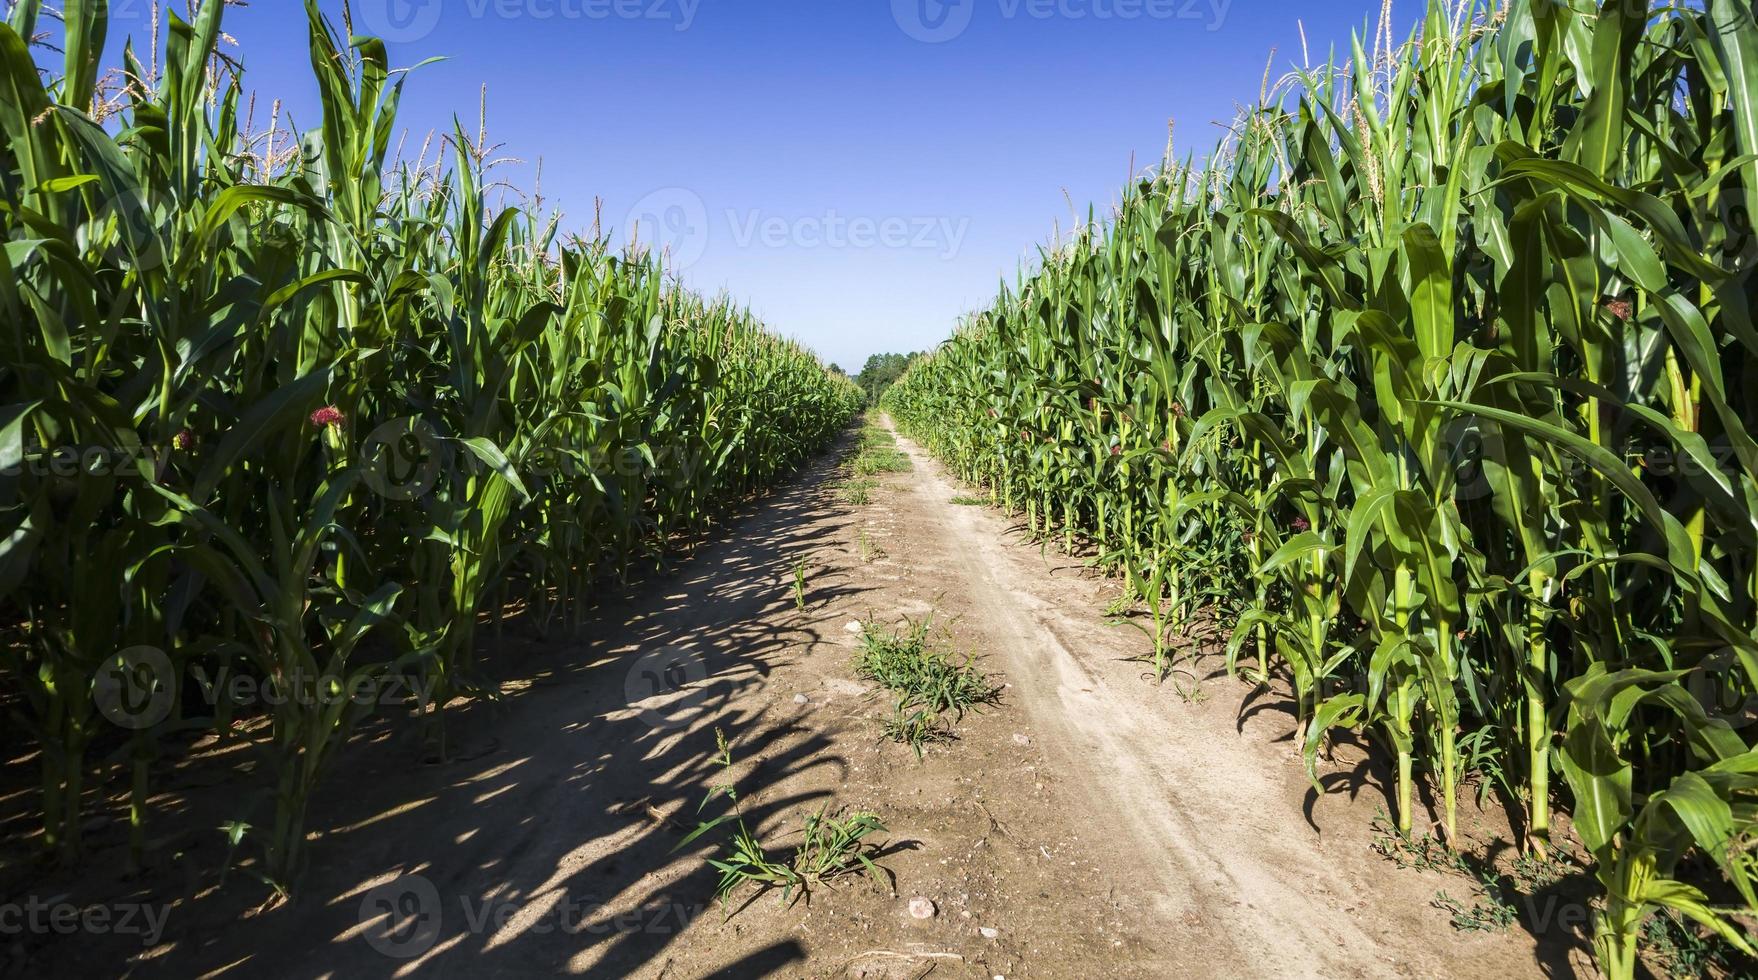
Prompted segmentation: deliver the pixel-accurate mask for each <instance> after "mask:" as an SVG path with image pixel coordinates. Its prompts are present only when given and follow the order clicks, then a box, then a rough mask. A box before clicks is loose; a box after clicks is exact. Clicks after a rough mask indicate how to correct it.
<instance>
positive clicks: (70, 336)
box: [0, 0, 862, 887]
mask: <svg viewBox="0 0 1758 980" xmlns="http://www.w3.org/2000/svg"><path fill="white" fill-rule="evenodd" d="M64 7H65V9H64V10H63V11H62V13H61V16H60V20H61V22H62V24H64V29H63V30H61V31H60V32H59V35H58V36H57V35H56V32H54V31H51V30H49V29H48V27H49V24H50V21H49V20H48V19H46V18H44V17H43V16H42V15H43V14H44V12H45V9H46V8H45V7H44V5H43V4H41V3H40V2H39V0H16V2H13V3H11V4H10V5H9V11H10V12H9V14H8V16H7V19H6V22H5V23H4V24H0V93H3V94H0V134H3V136H4V138H3V140H0V237H3V238H4V241H5V245H6V247H5V249H4V251H3V252H0V262H3V263H4V268H3V269H0V273H3V274H0V343H3V344H4V345H5V347H6V349H7V351H8V357H7V358H6V362H5V364H4V365H0V542H3V543H0V629H4V630H5V634H6V635H5V642H4V645H3V646H0V683H3V684H4V685H5V688H6V690H5V695H6V696H5V697H3V698H0V700H3V701H4V702H5V703H7V704H9V705H11V704H16V705H17V706H18V709H17V715H18V717H17V718H15V719H13V720H14V721H15V722H16V723H17V727H18V728H20V729H22V730H24V731H26V732H27V733H28V735H29V737H30V738H31V739H32V740H33V741H34V743H35V744H36V746H37V747H39V748H40V750H41V751H40V753H39V757H40V759H41V766H42V787H43V789H42V814H43V829H42V833H41V841H42V843H43V845H44V847H45V849H46V850H47V851H49V852H51V853H53V854H54V855H56V856H58V857H59V858H61V859H63V860H73V859H76V858H77V856H78V854H79V851H80V841H79V831H80V827H81V825H82V822H83V821H82V819H81V812H80V811H81V807H82V806H84V805H85V803H86V801H88V800H89V799H90V798H91V796H92V795H93V794H94V792H97V791H100V790H102V789H103V781H104V780H106V779H108V778H109V775H108V767H107V766H103V765H99V764H96V763H94V762H92V761H90V760H89V759H88V756H89V755H91V754H92V750H93V749H94V747H108V746H109V745H111V744H113V743H115V742H116V741H117V740H118V739H120V738H122V737H123V734H122V732H121V731H120V730H119V729H114V728H110V727H108V726H107V725H106V724H105V721H104V713H103V712H101V711H98V710H94V705H95V704H96V701H95V695H97V694H98V693H101V682H102V680H103V679H104V677H105V676H106V675H112V674H115V673H117V672H125V671H126V670H128V669H132V668H134V667H137V666H138V665H139V664H140V663H142V662H146V661H143V660H141V659H140V658H136V657H132V656H131V655H130V654H129V652H130V651H136V650H140V649H143V648H146V649H152V650H155V651H157V653H158V654H159V655H160V656H162V658H163V661H162V667H163V668H164V669H168V670H169V671H170V674H171V675H172V676H163V677H155V678H151V679H150V684H149V687H150V688H151V689H152V690H154V691H160V690H164V691H169V692H170V695H171V696H172V697H173V698H175V697H176V696H177V693H178V692H179V691H180V690H181V688H182V685H181V684H180V683H179V680H180V678H181V676H182V674H183V672H184V671H186V670H191V669H194V668H196V667H200V668H202V669H203V670H204V671H205V672H206V673H208V674H209V675H212V674H213V673H215V672H217V671H219V670H227V669H230V670H236V671H240V672H245V673H248V674H250V675H252V676H253V677H255V678H256V679H258V680H260V681H262V682H264V683H270V684H273V685H274V686H275V687H276V688H277V689H278V690H279V692H280V693H281V694H282V695H283V696H282V697H280V698H277V699H276V703H275V704H274V705H272V706H270V707H268V708H266V709H260V710H259V709H255V708H252V707H251V706H245V707H244V708H242V709H241V710H243V711H245V712H252V711H256V712H257V713H260V714H261V715H263V716H264V717H265V718H266V720H267V722H268V724H267V726H266V729H264V730H263V734H262V735H261V736H255V738H257V739H258V740H260V741H261V743H262V744H261V745H259V746H258V748H260V749H261V750H262V751H263V752H264V753H265V755H266V757H267V760H268V765H267V766H266V767H264V768H263V769H262V770H261V771H262V772H264V773H266V780H265V781H264V783H263V784H262V785H260V786H257V787H255V792H254V793H253V792H251V791H250V790H251V787H244V786H241V787H239V788H240V792H239V793H238V798H239V799H240V801H241V804H240V806H241V809H242V810H243V811H244V812H241V813H240V814H239V815H238V819H236V820H234V821H231V822H230V823H229V825H228V826H229V827H230V828H231V831H230V833H231V834H232V835H233V840H232V841H231V843H232V845H233V846H234V847H235V848H240V847H242V849H241V850H240V853H241V854H243V853H246V852H249V851H250V847H249V845H252V844H254V845H256V850H255V851H254V852H252V853H254V854H255V855H256V857H255V858H254V859H253V861H252V862H251V864H250V870H251V871H252V873H255V874H257V875H259V876H260V877H262V878H264V879H265V880H268V881H270V882H272V883H274V884H276V885H277V886H278V887H279V886H285V885H287V884H289V883H291V882H292V881H293V880H295V879H296V878H297V876H298V873H299V870H300V868H301V867H303V866H304V865H305V863H306V862H307V860H308V855H307V854H306V841H307V839H308V837H309V834H308V832H307V828H306V818H307V814H306V809H307V802H308V800H309V799H310V797H311V794H312V792H313V790H314V788H315V787H316V786H317V785H319V783H320V782H321V780H322V778H323V774H324V772H325V770H326V768H327V767H328V763H329V762H330V760H331V759H332V758H333V756H334V753H335V751H336V750H337V748H338V747H339V746H341V745H342V744H343V743H344V742H345V741H346V740H347V738H348V736H349V734H350V732H351V731H352V729H353V727H354V725H355V724H357V723H358V722H359V721H360V719H361V718H363V717H365V716H366V715H367V714H369V713H371V712H372V711H373V710H374V709H375V708H376V707H377V706H378V702H377V701H376V700H375V699H374V698H372V697H370V696H367V697H358V696H355V695H359V694H361V693H363V692H365V693H370V691H371V690H372V689H374V688H375V687H376V686H379V685H382V683H383V682H384V681H385V680H386V679H388V678H403V679H405V680H412V681H414V682H415V685H414V687H415V689H416V690H419V691H421V692H423V694H424V697H423V698H421V699H420V700H419V701H418V702H417V703H416V704H414V705H412V707H413V708H414V709H415V710H416V712H417V713H418V714H419V715H420V716H421V721H422V723H423V724H424V725H425V726H426V727H427V729H428V731H429V732H430V733H431V735H432V736H433V738H434V741H435V743H436V748H437V751H438V753H439V755H440V756H442V757H443V756H444V754H445V745H444V733H445V726H444V723H443V711H444V710H445V708H446V707H447V706H448V705H449V704H451V703H453V702H455V701H456V700H457V699H460V698H465V697H473V696H474V697H493V696H494V695H495V692H496V690H497V687H496V681H495V675H494V670H493V657H494V650H493V645H492V644H491V643H485V642H484V639H483V637H481V636H479V632H480V630H479V626H480V625H481V624H483V623H485V622H490V621H492V622H494V623H496V624H497V632H498V629H499V627H500V624H502V622H503V620H504V618H505V613H506V611H507V610H509V609H511V610H515V611H516V610H524V611H526V612H527V613H528V614H529V615H528V616H527V619H528V620H529V621H530V622H531V623H532V626H533V627H534V628H538V629H548V628H550V626H551V624H553V623H556V622H558V621H559V622H560V623H561V624H562V625H563V626H564V627H566V628H572V627H576V626H578V625H579V624H580V623H581V622H583V618H584V615H585V611H586V609H587V607H588V605H589V604H590V602H591V600H592V598H593V596H594V594H595V593H596V591H597V589H598V587H599V585H600V584H601V583H602V582H603V581H605V580H606V579H610V578H620V577H625V576H627V575H628V574H629V573H630V572H631V571H632V570H633V569H635V568H636V567H638V566H640V565H643V564H650V563H658V562H661V561H663V560H665V556H666V555H668V554H669V553H670V552H671V551H672V550H673V547H674V545H676V544H677V543H678V541H679V540H680V539H681V538H683V537H685V536H688V535H692V534H695V533H697V532H700V531H702V530H704V529H706V528H708V527H709V526H711V524H712V522H713V520H714V518H715V515H716V513H717V511H718V510H719V509H720V508H721V507H722V506H724V505H725V504H727V503H728V502H731V501H734V500H737V499H739V498H740V497H742V496H744V495H747V494H749V493H752V492H754V491H756V490H758V489H760V488H762V487H764V486H766V485H769V484H771V483H773V482H775V481H776V480H778V479H780V478H782V477H784V476H785V475H787V474H788V473H790V472H791V471H793V470H794V469H795V468H797V467H798V466H800V465H801V464H802V463H804V462H805V461H807V460H808V459H809V458H810V457H812V456H813V455H814V454H815V453H817V452H819V451H820V450H822V449H824V448H826V447H827V446H828V445H829V444H830V442H831V440H832V439H833V438H834V437H835V436H836V435H837V434H838V433H839V432H840V431H841V430H842V429H843V428H844V427H846V425H847V424H848V423H849V422H850V421H851V420H852V418H853V417H854V415H855V413H856V411H857V410H858V409H859V408H860V406H861V404H862V396H861V393H860V391H859V389H858V388H856V387H855V386H854V385H853V383H852V382H850V381H848V380H847V379H846V378H843V377H840V376H838V375H834V374H832V373H831V372H829V371H827V370H826V369H825V368H824V367H823V365H822V364H821V363H820V362H819V361H818V360H817V358H816V357H814V356H813V355H812V354H811V352H809V351H807V350H805V349H804V348H802V347H800V346H798V345H795V344H793V343H790V342H788V341H785V340H782V339H780V338H778V337H776V336H774V335H773V334H770V333H768V332H766V331H765V330H764V328H763V326H762V325H761V324H760V323H759V322H758V321H757V320H756V319H755V318H754V317H752V316H751V315H750V314H749V313H748V312H746V311H744V310H742V309H739V308H738V307H736V306H734V305H733V304H732V303H730V302H729V301H727V300H725V299H705V298H702V297H699V296H695V295H693V294H691V293H689V292H687V291H685V290H683V289H681V288H680V287H679V286H677V285H676V283H675V282H673V281H672V280H671V279H670V278H669V277H668V275H667V273H666V270H665V269H664V268H663V266H662V265H660V264H659V263H658V261H657V260H655V259H653V258H651V257H648V256H645V255H642V254H639V253H627V254H618V253H615V252H613V251H612V250H611V249H610V248H609V246H608V243H607V240H605V239H600V238H591V239H581V238H577V237H567V236H564V235H562V234H561V233H560V230H559V226H558V222H557V221H556V219H554V218H552V217H545V216H542V215H534V214H528V213H525V212H524V211H522V210H519V209H515V208H505V209H495V208H492V207H491V206H490V204H489V200H488V194H487V191H486V189H485V188H486V187H487V186H488V185H489V184H490V183H492V182H493V178H492V177H491V168H492V163H491V162H490V161H489V160H488V159H487V152H486V148H485V146H484V142H483V139H482V138H481V137H480V136H477V137H472V136H471V135H469V134H467V133H466V132H465V131H464V129H463V128H462V127H461V126H459V127H457V128H456V129H455V131H454V132H453V133H452V134H450V136H449V137H447V138H446V140H445V144H446V147H445V149H444V150H443V151H442V152H441V153H440V154H438V155H437V156H436V157H429V156H428V151H427V148H423V150H422V152H421V155H420V156H418V157H417V158H415V159H406V158H398V157H397V156H396V155H395V154H394V152H393V144H392V141H393V137H394V134H395V132H396V130H395V125H396V116H397V108H398V104H399V100H400V98H401V94H402V91H403V87H404V85H405V84H406V83H407V82H408V81H409V79H410V78H411V74H410V73H409V72H400V71H394V70H393V69H392V66H391V65H390V64H389V62H388V60H387V55H386V51H385V47H384V45H383V44H382V43H381V42H380V41H378V40H376V39H373V38H368V37H346V39H344V35H341V34H339V33H338V32H337V31H336V30H335V29H334V27H333V26H332V25H331V24H330V23H329V22H328V21H327V20H326V19H325V18H324V16H323V15H322V13H321V11H320V10H319V8H318V5H317V4H316V2H315V0H308V2H307V4H306V10H307V12H308V20H309V24H310V30H309V49H310V57H311V66H312V77H313V79H314V81H315V82H316V83H317V88H318V91H319V94H320V97H321V108H322V118H321V122H320V124H319V125H318V126H317V127H316V128H314V129H312V130H311V131H309V132H303V133H294V132H289V131H288V130H287V129H285V128H284V124H282V123H281V122H280V121H279V119H278V118H277V119H275V120H273V121H271V123H270V125H269V128H268V129H267V130H266V131H264V130H259V129H255V128H253V127H254V126H255V125H256V124H255V121H254V117H253V116H252V115H251V113H250V111H249V109H248V107H246V106H243V105H241V101H242V98H241V93H242V91H243V89H242V83H241V72H242V71H243V68H242V66H241V64H240V62H239V61H238V60H237V59H236V58H234V57H232V56H230V55H228V54H226V53H224V52H222V50H221V47H220V45H221V42H222V39H223V38H224V33H223V31H222V28H221V22H222V18H223V15H224V11H225V8H226V5H225V4H223V3H221V2H218V0H208V2H203V3H200V4H191V5H190V7H191V8H192V9H193V11H194V13H193V15H192V16H190V17H188V18H184V17H180V16H179V15H178V14H177V13H176V12H175V11H172V10H169V9H167V10H165V11H164V23H165V25H166V30H165V36H164V38H163V49H162V50H158V51H152V52H150V57H146V58H145V61H146V62H147V63H146V64H143V58H142V56H143V51H142V49H141V48H139V47H137V46H136V43H135V42H134V41H131V42H130V44H128V45H126V46H125V48H124V53H123V59H124V63H123V65H121V66H120V68H119V69H117V70H114V71H105V70H103V69H101V66H100V64H99V62H100V59H101V58H102V56H103V52H104V51H105V49H106V42H107V41H108V37H107V34H108V28H109V18H108V16H107V15H108V10H109V6H108V5H107V4H106V3H104V2H101V0H69V2H68V3H66V4H65V5H64ZM136 40H138V39H136ZM148 64H150V65H151V66H153V67H148ZM160 66H162V68H161V67H160ZM101 81H102V84H100V82H101ZM148 659H149V660H151V659H152V658H148ZM153 662H160V661H153ZM185 708H186V706H184V705H181V704H172V705H170V706H169V707H168V709H167V710H166V711H165V712H164V713H163V717H156V718H152V719H144V718H143V719H142V721H141V724H139V725H138V726H130V727H131V728H134V729H135V730H134V731H132V732H131V733H129V734H127V736H126V738H127V740H128V745H129V746H130V748H129V749H128V751H127V753H126V756H127V757H128V758H129V759H130V760H131V761H130V765H129V772H128V779H129V791H130V794H131V796H132V798H133V801H134V805H133V807H132V809H131V819H132V821H133V823H134V826H133V827H132V828H131V831H132V839H133V840H134V841H135V843H136V850H137V851H138V850H139V849H140V847H141V846H142V842H143V841H144V838H143V836H142V835H141V833H140V827H141V824H142V823H143V822H144V821H145V820H146V819H147V818H148V813H147V805H146V802H147V800H148V799H150V797H151V795H152V792H151V784H152V771H151V769H152V767H151V765H150V761H151V760H152V759H153V758H155V757H158V756H159V755H161V754H162V751H163V750H165V749H168V748H169V743H167V744H165V745H161V739H160V737H161V736H162V735H164V734H167V733H170V732H172V731H177V730H180V729H185V728H188V727H191V726H196V727H200V726H203V725H212V726H214V727H216V728H219V729H221V732H222V735H225V734H228V733H229V732H230V731H231V728H232V725H233V723H234V722H235V721H237V720H241V719H237V718H234V717H233V712H234V709H235V708H236V706H233V705H231V704H229V703H228V704H227V705H226V706H225V707H224V709H223V710H220V711H217V712H216V715H217V717H216V718H201V717H194V716H191V715H190V714H189V713H188V712H187V711H186V710H185ZM178 744H183V743H182V742H180V743H178ZM265 808H266V811H267V813H266V815H265V813H264V812H263V811H264V809H265Z"/></svg>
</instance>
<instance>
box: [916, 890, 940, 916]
mask: <svg viewBox="0 0 1758 980" xmlns="http://www.w3.org/2000/svg"><path fill="white" fill-rule="evenodd" d="M935 911H936V910H935V908H934V903H933V902H931V901H929V900H928V899H926V898H923V897H922V896H920V895H917V896H916V897H915V898H912V899H910V915H911V916H912V917H914V918H917V919H932V918H933V917H934V913H935Z"/></svg>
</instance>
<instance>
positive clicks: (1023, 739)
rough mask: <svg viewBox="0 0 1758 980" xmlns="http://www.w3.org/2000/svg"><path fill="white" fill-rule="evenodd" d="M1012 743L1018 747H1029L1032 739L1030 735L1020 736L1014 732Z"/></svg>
mask: <svg viewBox="0 0 1758 980" xmlns="http://www.w3.org/2000/svg"><path fill="white" fill-rule="evenodd" d="M1013 741H1014V742H1015V743H1017V744H1019V745H1030V744H1032V737H1031V736H1030V735H1022V734H1020V733H1019V732H1014V733H1013Z"/></svg>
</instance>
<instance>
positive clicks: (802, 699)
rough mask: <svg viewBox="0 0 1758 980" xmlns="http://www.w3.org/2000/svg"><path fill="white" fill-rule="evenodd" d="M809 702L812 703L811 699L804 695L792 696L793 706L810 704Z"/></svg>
mask: <svg viewBox="0 0 1758 980" xmlns="http://www.w3.org/2000/svg"><path fill="white" fill-rule="evenodd" d="M811 701H812V699H811V698H808V697H806V696H805V695H804V694H796V695H794V703H795V704H810V703H811Z"/></svg>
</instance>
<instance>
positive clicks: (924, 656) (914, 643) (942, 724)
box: [855, 621, 1001, 757]
mask: <svg viewBox="0 0 1758 980" xmlns="http://www.w3.org/2000/svg"><path fill="white" fill-rule="evenodd" d="M929 630H930V624H929V623H928V622H927V621H923V622H920V623H916V622H912V623H910V624H909V625H908V626H907V627H906V628H904V629H891V628H886V627H883V626H879V625H877V624H873V623H869V624H867V627H866V629H865V631H864V632H862V634H861V650H860V652H859V653H858V654H856V656H855V673H856V674H857V675H859V676H860V677H861V678H862V679H864V680H870V681H875V682H877V683H878V684H880V685H882V686H883V687H885V688H887V689H888V690H890V691H891V692H892V693H893V694H894V695H895V700H894V702H893V706H892V716H891V718H890V719H889V720H888V721H887V722H886V724H885V737H887V738H889V739H891V740H892V741H895V742H902V743H906V744H908V745H909V746H910V748H912V749H914V750H915V752H916V755H917V757H920V756H921V754H922V747H923V746H924V745H926V744H928V743H930V742H947V741H951V740H952V739H954V738H955V737H956V736H955V735H954V734H953V730H952V726H953V724H954V723H956V722H957V721H959V720H961V719H963V718H964V715H965V712H967V711H971V710H973V709H975V708H977V707H979V706H981V705H985V704H994V703H996V702H997V701H999V700H1000V697H1001V689H1000V688H998V687H996V686H995V685H994V684H993V683H992V682H991V681H990V679H989V678H988V677H987V676H986V675H984V674H983V673H982V672H980V671H978V670H977V669H976V668H975V667H972V666H971V662H970V659H969V658H966V659H965V660H963V661H962V662H961V661H955V660H953V659H952V658H951V657H950V656H948V655H947V654H945V653H943V652H941V651H939V650H936V649H934V648H933V647H931V646H930V645H929V642H928V634H929ZM949 715H950V716H951V718H952V721H951V722H948V721H947V716H949Z"/></svg>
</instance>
